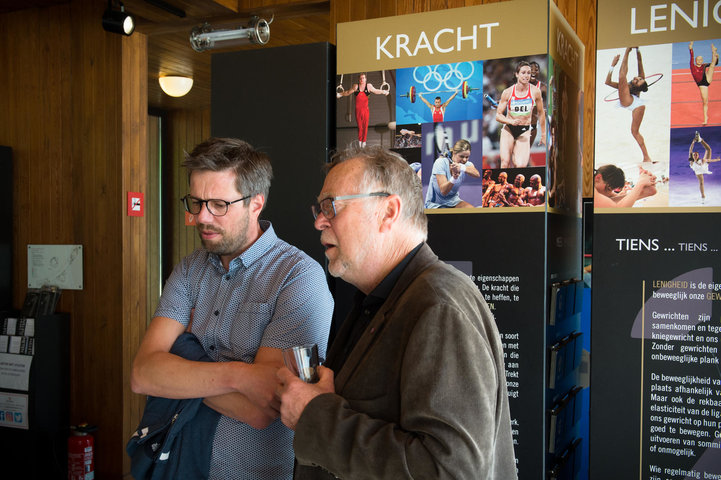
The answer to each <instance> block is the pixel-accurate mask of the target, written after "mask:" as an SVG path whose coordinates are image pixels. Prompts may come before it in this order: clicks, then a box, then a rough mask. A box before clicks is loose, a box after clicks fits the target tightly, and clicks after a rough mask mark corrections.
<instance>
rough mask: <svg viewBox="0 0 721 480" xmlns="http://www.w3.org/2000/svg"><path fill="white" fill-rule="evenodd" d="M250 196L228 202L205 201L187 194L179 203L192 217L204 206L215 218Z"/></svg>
mask: <svg viewBox="0 0 721 480" xmlns="http://www.w3.org/2000/svg"><path fill="white" fill-rule="evenodd" d="M252 196H253V195H246V196H245V197H243V198H239V199H238V200H233V201H232V202H228V201H226V200H221V199H219V198H209V199H207V200H203V199H200V198H195V197H193V196H192V195H190V194H188V195H186V196H184V197H183V198H181V199H180V201H181V202H183V205H184V206H185V211H186V212H188V213H190V214H192V215H197V214H199V213H200V211H201V210H202V209H203V204H205V207H206V208H207V209H208V211H209V212H210V214H211V215H213V216H216V217H222V216H223V215H225V214H226V213H228V207H229V206H231V205H232V204H234V203H238V202H241V201H243V200H246V199H248V198H250V197H252Z"/></svg>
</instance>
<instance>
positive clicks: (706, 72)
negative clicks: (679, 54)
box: [688, 42, 718, 125]
mask: <svg viewBox="0 0 721 480" xmlns="http://www.w3.org/2000/svg"><path fill="white" fill-rule="evenodd" d="M688 53H689V57H690V60H689V66H690V67H691V75H692V76H693V79H694V81H695V82H696V85H698V90H699V93H700V94H701V103H702V104H703V124H704V125H706V124H707V123H708V87H709V86H710V85H711V81H712V80H713V71H714V68H716V65H718V51H717V50H716V47H714V45H713V43H712V44H711V63H703V57H702V56H701V55H699V56H698V57H694V55H693V42H689V44H688Z"/></svg>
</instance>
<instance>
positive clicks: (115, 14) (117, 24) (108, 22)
mask: <svg viewBox="0 0 721 480" xmlns="http://www.w3.org/2000/svg"><path fill="white" fill-rule="evenodd" d="M118 5H119V8H120V10H114V9H113V2H112V0H108V9H107V10H105V13H103V28H104V29H105V31H107V32H111V33H120V34H122V35H132V33H133V31H134V30H135V19H134V18H133V16H132V15H130V14H129V13H125V7H124V6H123V2H118Z"/></svg>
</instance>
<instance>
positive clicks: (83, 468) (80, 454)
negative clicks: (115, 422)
mask: <svg viewBox="0 0 721 480" xmlns="http://www.w3.org/2000/svg"><path fill="white" fill-rule="evenodd" d="M95 430H97V427H94V426H91V425H88V424H87V423H83V424H80V425H73V426H72V427H70V436H69V437H68V480H94V478H95V463H94V462H95V460H94V450H95V445H94V443H95V442H94V439H93V436H92V435H91V433H92V432H94V431H95Z"/></svg>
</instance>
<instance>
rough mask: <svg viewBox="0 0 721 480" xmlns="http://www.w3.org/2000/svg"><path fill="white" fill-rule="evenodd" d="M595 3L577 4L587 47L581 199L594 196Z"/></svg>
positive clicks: (578, 24)
mask: <svg viewBox="0 0 721 480" xmlns="http://www.w3.org/2000/svg"><path fill="white" fill-rule="evenodd" d="M596 5H597V4H596V0H580V2H579V8H578V19H577V21H576V32H577V33H578V35H579V37H580V38H581V41H582V42H583V43H584V44H585V45H586V55H585V57H584V59H583V65H584V67H583V95H584V96H583V196H584V197H592V196H593V155H594V150H595V130H596V107H595V105H596Z"/></svg>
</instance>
